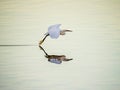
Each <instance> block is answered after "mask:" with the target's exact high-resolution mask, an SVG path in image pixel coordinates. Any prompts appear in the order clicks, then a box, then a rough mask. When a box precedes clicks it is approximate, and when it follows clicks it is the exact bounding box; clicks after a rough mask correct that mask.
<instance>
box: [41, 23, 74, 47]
mask: <svg viewBox="0 0 120 90" xmlns="http://www.w3.org/2000/svg"><path fill="white" fill-rule="evenodd" d="M60 26H61V24H55V25H51V26H49V27H48V32H47V33H45V37H44V38H43V39H42V40H41V41H40V42H39V46H40V45H41V44H42V43H43V42H44V41H45V39H46V37H47V36H50V37H51V38H52V39H57V38H58V37H59V36H60V35H65V33H66V32H72V31H71V30H67V29H64V30H61V29H60Z"/></svg>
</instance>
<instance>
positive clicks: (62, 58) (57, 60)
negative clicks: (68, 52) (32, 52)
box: [39, 46, 73, 64]
mask: <svg viewBox="0 0 120 90" xmlns="http://www.w3.org/2000/svg"><path fill="white" fill-rule="evenodd" d="M39 47H40V49H41V50H42V51H43V52H44V53H45V57H46V58H48V61H49V62H51V63H55V64H61V63H62V61H70V60H73V59H72V58H70V59H68V58H66V56H65V55H49V54H47V52H46V51H45V50H44V49H43V48H42V47H41V46H39Z"/></svg>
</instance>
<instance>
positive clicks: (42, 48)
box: [39, 46, 48, 56]
mask: <svg viewBox="0 0 120 90" xmlns="http://www.w3.org/2000/svg"><path fill="white" fill-rule="evenodd" d="M39 47H40V49H41V50H43V52H44V53H45V55H46V56H48V54H47V52H46V51H45V50H44V49H43V48H42V47H41V46H39Z"/></svg>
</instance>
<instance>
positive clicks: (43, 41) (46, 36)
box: [39, 34, 49, 46]
mask: <svg viewBox="0 0 120 90" xmlns="http://www.w3.org/2000/svg"><path fill="white" fill-rule="evenodd" d="M47 36H49V34H47V35H46V36H45V37H44V38H43V39H42V40H41V41H40V42H39V46H40V45H41V44H42V43H43V42H44V41H45V39H46V37H47Z"/></svg>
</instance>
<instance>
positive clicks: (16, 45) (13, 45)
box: [0, 44, 38, 47]
mask: <svg viewBox="0 0 120 90" xmlns="http://www.w3.org/2000/svg"><path fill="white" fill-rule="evenodd" d="M22 46H38V45H32V44H10V45H8V44H5V45H0V47H22Z"/></svg>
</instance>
